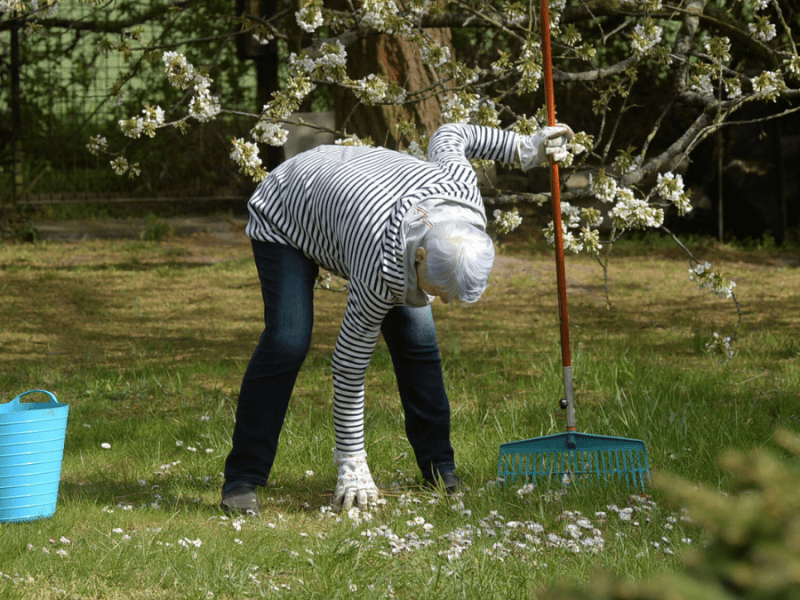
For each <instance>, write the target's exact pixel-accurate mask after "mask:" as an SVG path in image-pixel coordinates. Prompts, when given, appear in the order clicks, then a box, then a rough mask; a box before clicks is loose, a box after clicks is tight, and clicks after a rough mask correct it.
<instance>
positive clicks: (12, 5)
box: [0, 0, 25, 14]
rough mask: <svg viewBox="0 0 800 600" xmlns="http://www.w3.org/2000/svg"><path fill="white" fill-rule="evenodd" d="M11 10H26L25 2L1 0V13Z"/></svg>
mask: <svg viewBox="0 0 800 600" xmlns="http://www.w3.org/2000/svg"><path fill="white" fill-rule="evenodd" d="M10 12H18V13H21V12H25V3H24V2H23V1H22V0H0V14H3V13H10Z"/></svg>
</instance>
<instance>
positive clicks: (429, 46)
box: [419, 41, 451, 69]
mask: <svg viewBox="0 0 800 600" xmlns="http://www.w3.org/2000/svg"><path fill="white" fill-rule="evenodd" d="M419 52H420V55H421V56H422V62H424V63H425V64H426V65H429V66H431V67H433V68H434V69H437V68H439V67H441V66H442V65H444V64H445V63H448V62H450V60H451V57H450V48H448V47H447V46H443V45H442V44H439V43H437V42H435V41H430V42H428V43H426V44H422V45H421V46H420V48H419Z"/></svg>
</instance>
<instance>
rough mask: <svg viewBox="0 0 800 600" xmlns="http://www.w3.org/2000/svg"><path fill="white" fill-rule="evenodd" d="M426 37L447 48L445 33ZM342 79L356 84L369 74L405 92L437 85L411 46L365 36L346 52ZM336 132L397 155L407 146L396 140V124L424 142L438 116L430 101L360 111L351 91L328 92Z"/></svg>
mask: <svg viewBox="0 0 800 600" xmlns="http://www.w3.org/2000/svg"><path fill="white" fill-rule="evenodd" d="M427 33H428V34H429V35H430V36H431V37H432V38H433V39H435V40H437V41H438V42H439V43H440V44H442V45H445V46H448V47H451V49H452V46H451V35H450V30H449V29H430V30H427ZM347 57H348V58H347V74H348V76H349V77H350V78H351V79H361V78H363V77H366V76H367V75H369V74H370V73H375V74H376V75H380V76H383V77H385V78H386V79H387V80H388V81H390V82H391V81H395V82H397V83H398V84H399V85H401V86H403V87H404V88H405V89H406V90H408V91H409V92H415V91H419V90H423V89H425V88H428V87H430V86H431V85H433V83H434V82H435V81H436V80H437V77H436V75H435V74H434V73H433V72H432V70H431V69H430V68H429V67H428V66H427V65H425V64H424V63H423V61H422V57H421V56H420V54H419V51H418V49H417V48H416V46H415V45H412V44H411V43H410V42H409V41H408V40H406V39H404V38H402V37H400V36H396V35H390V34H380V35H375V36H369V37H366V38H363V39H360V40H358V41H357V42H355V43H353V44H351V45H349V46H348V47H347ZM333 98H334V110H335V112H336V126H337V128H342V127H343V128H344V129H345V131H346V132H347V133H353V134H356V135H358V136H359V137H362V138H363V137H370V138H372V140H373V141H374V142H375V143H376V144H377V145H379V146H385V147H387V148H394V149H402V148H405V147H407V145H408V143H410V142H411V141H412V140H407V139H401V136H400V135H399V134H398V132H397V128H396V126H397V124H398V123H399V122H400V120H401V119H404V118H405V119H407V120H410V121H412V122H413V123H414V124H415V125H416V126H417V127H418V128H422V130H424V131H425V133H426V135H428V136H430V135H431V134H433V132H434V131H436V129H437V128H438V127H439V126H440V125H441V124H442V111H441V106H440V105H439V100H438V99H437V98H435V97H432V98H427V99H425V100H422V101H421V102H418V103H414V104H407V105H404V106H389V105H386V106H383V105H376V106H366V105H364V104H362V103H361V102H360V101H359V100H358V99H357V98H356V97H355V96H354V95H353V93H352V92H351V91H349V90H347V89H344V88H341V87H335V88H334V89H333Z"/></svg>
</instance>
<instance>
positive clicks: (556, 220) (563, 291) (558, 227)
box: [540, 0, 575, 431]
mask: <svg viewBox="0 0 800 600" xmlns="http://www.w3.org/2000/svg"><path fill="white" fill-rule="evenodd" d="M540 9H541V11H540V15H541V28H542V63H543V68H544V100H545V106H546V107H547V125H548V126H550V127H553V126H554V125H555V124H556V103H555V96H554V94H553V53H552V51H551V49H550V9H549V7H548V5H547V0H540ZM550 195H551V197H552V203H553V233H554V234H555V243H556V281H557V285H558V316H559V321H560V329H561V366H562V367H563V368H564V394H565V401H566V402H565V403H562V406H563V408H565V409H566V411H567V431H575V405H574V402H573V398H572V359H571V357H570V352H569V314H568V312H567V275H566V271H565V269H564V235H563V231H562V224H561V182H560V179H559V175H558V163H557V162H556V161H555V159H553V158H552V157H551V158H550Z"/></svg>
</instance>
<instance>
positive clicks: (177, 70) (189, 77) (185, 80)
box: [161, 50, 198, 90]
mask: <svg viewBox="0 0 800 600" xmlns="http://www.w3.org/2000/svg"><path fill="white" fill-rule="evenodd" d="M161 60H162V61H163V62H164V70H165V72H166V73H167V80H168V81H169V83H170V85H171V86H172V87H175V88H178V89H179V90H185V89H188V88H190V87H192V86H193V85H194V84H195V80H196V78H197V77H198V75H197V74H196V73H195V71H194V66H193V65H192V64H191V63H190V62H189V61H188V60H186V57H185V56H184V55H183V54H180V53H179V52H173V51H171V50H170V51H167V52H164V54H163V56H162V57H161Z"/></svg>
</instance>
